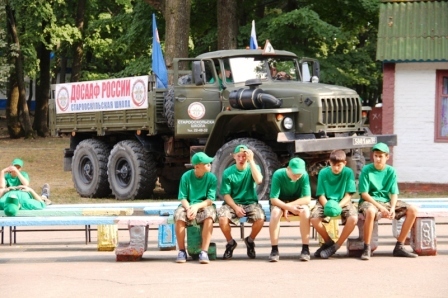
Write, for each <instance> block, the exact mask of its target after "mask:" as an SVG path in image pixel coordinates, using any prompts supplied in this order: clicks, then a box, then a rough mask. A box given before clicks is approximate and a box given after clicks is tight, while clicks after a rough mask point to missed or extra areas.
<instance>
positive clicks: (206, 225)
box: [201, 217, 213, 251]
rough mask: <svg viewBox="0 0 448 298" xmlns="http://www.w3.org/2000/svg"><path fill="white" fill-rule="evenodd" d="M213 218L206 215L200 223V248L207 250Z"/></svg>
mask: <svg viewBox="0 0 448 298" xmlns="http://www.w3.org/2000/svg"><path fill="white" fill-rule="evenodd" d="M212 232H213V220H212V219H211V218H210V217H208V218H206V219H205V220H204V222H203V223H202V246H201V249H202V250H205V251H208V247H209V245H210V240H211V239H212Z"/></svg>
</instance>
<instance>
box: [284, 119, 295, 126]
mask: <svg viewBox="0 0 448 298" xmlns="http://www.w3.org/2000/svg"><path fill="white" fill-rule="evenodd" d="M293 125H294V121H292V119H291V118H290V117H285V119H283V127H284V128H285V129H291V128H292V127H293Z"/></svg>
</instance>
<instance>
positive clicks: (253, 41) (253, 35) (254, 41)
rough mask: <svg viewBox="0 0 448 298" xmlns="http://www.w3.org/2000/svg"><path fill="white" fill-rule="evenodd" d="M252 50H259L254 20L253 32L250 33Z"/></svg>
mask: <svg viewBox="0 0 448 298" xmlns="http://www.w3.org/2000/svg"><path fill="white" fill-rule="evenodd" d="M250 49H251V50H256V49H258V42H257V34H256V33H255V21H253V20H252V30H251V31H250Z"/></svg>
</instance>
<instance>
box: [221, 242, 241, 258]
mask: <svg viewBox="0 0 448 298" xmlns="http://www.w3.org/2000/svg"><path fill="white" fill-rule="evenodd" d="M237 245H238V244H237V243H236V241H235V240H233V244H229V243H227V245H226V251H225V252H224V255H223V256H222V259H223V260H229V259H231V258H232V256H233V250H234V249H235V248H236V246H237Z"/></svg>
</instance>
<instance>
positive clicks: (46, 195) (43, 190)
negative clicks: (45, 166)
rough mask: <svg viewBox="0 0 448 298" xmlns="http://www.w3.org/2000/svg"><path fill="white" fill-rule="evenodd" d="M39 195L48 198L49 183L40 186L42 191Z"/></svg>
mask: <svg viewBox="0 0 448 298" xmlns="http://www.w3.org/2000/svg"><path fill="white" fill-rule="evenodd" d="M41 196H44V197H46V198H47V199H49V198H50V184H48V183H45V184H44V186H42V193H41Z"/></svg>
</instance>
